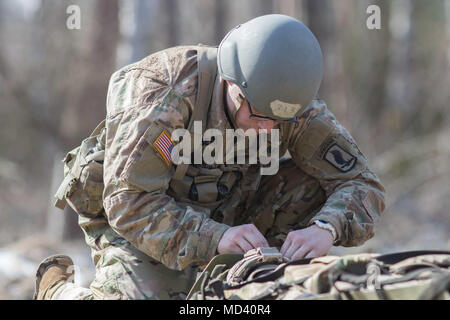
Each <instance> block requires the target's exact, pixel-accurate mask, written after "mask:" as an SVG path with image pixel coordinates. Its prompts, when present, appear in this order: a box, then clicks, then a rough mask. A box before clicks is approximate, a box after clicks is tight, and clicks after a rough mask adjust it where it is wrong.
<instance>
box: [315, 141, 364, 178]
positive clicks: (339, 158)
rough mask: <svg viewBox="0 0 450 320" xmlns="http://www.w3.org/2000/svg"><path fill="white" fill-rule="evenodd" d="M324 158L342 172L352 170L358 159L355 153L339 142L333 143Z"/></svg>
mask: <svg viewBox="0 0 450 320" xmlns="http://www.w3.org/2000/svg"><path fill="white" fill-rule="evenodd" d="M323 159H325V160H326V161H328V162H329V163H330V164H331V165H332V166H333V167H335V168H336V169H338V170H339V171H341V172H349V171H350V170H352V169H353V167H354V166H355V164H356V161H357V159H356V157H355V156H354V155H352V154H351V153H349V152H347V151H345V150H344V149H343V148H342V147H341V146H339V145H338V144H337V143H334V144H332V145H331V146H330V147H329V148H328V149H327V151H326V152H325V155H324V156H323Z"/></svg>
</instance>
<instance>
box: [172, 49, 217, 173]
mask: <svg viewBox="0 0 450 320" xmlns="http://www.w3.org/2000/svg"><path fill="white" fill-rule="evenodd" d="M197 64H198V91H197V100H196V102H195V106H194V110H193V112H192V117H191V119H190V121H189V125H188V128H187V129H188V130H189V131H190V132H191V133H192V131H193V124H194V121H201V122H202V133H203V132H204V131H205V126H206V116H207V113H208V112H207V111H208V108H209V105H210V102H211V98H212V94H213V88H214V82H215V81H214V80H215V78H216V75H217V48H215V47H205V46H199V47H198V49H197ZM200 147H201V145H200ZM188 167H189V164H185V163H181V164H179V165H177V168H176V169H175V174H174V176H173V179H175V180H183V177H184V176H185V174H186V171H187V169H188Z"/></svg>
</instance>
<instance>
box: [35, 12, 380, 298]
mask: <svg viewBox="0 0 450 320" xmlns="http://www.w3.org/2000/svg"><path fill="white" fill-rule="evenodd" d="M205 52H206V53H205ZM203 53H205V56H208V58H209V59H213V61H216V60H215V55H217V63H216V62H215V66H217V75H215V71H214V72H212V73H209V74H210V75H213V76H212V77H209V78H208V77H204V76H203V74H200V71H199V62H198V61H200V59H199V58H200V54H203ZM211 56H212V58H211ZM322 68H323V66H322V53H321V49H320V46H319V44H318V42H317V40H316V38H315V37H314V35H313V34H312V33H311V31H310V30H309V29H308V28H307V27H305V26H304V25H303V24H302V23H301V22H299V21H297V20H295V19H293V18H290V17H287V16H283V15H267V16H262V17H258V18H256V19H253V20H251V21H249V22H247V23H245V24H242V25H239V26H237V27H236V28H234V29H233V30H231V31H230V32H229V33H228V35H227V36H226V37H225V38H224V39H223V40H222V42H221V44H220V45H219V47H218V48H205V47H201V46H179V47H174V48H169V49H166V50H163V51H160V52H157V53H155V54H152V55H150V56H148V57H147V58H145V59H143V60H142V61H139V62H137V63H135V64H132V65H129V66H127V67H124V68H122V69H120V70H119V71H117V72H115V73H114V74H113V76H112V77H111V80H110V86H109V90H108V98H107V117H106V122H105V129H104V130H103V135H102V139H103V141H104V150H105V152H104V163H103V168H104V169H103V170H104V173H103V181H104V191H103V198H102V201H100V203H101V204H102V205H103V207H99V208H98V209H101V210H97V211H98V213H96V214H87V213H85V214H80V215H79V222H80V226H81V228H82V229H83V231H84V233H85V237H86V241H87V243H88V245H89V246H90V247H91V249H92V257H93V259H94V263H95V266H96V276H95V279H94V281H93V282H92V284H91V286H90V288H81V287H78V286H76V285H75V284H74V283H72V281H71V272H69V268H68V266H70V265H72V264H73V263H72V261H71V260H70V258H69V257H67V256H62V255H61V256H53V257H50V258H47V259H46V260H44V262H43V263H42V264H41V266H40V267H39V269H38V273H37V284H36V296H35V297H36V298H38V299H179V298H185V296H186V293H187V292H188V291H189V288H190V287H191V285H192V284H193V282H194V278H195V272H196V270H197V267H198V266H202V265H204V264H206V263H207V262H208V261H209V260H210V259H211V258H212V257H214V256H215V255H217V254H219V253H233V252H235V253H245V252H246V251H248V250H250V249H253V248H257V247H265V246H276V247H278V248H279V249H280V251H281V253H282V254H283V255H284V256H285V257H286V258H288V259H299V258H303V257H318V256H322V255H326V254H327V253H328V251H329V250H330V248H331V247H332V246H333V245H342V246H358V245H361V244H363V243H364V242H365V241H366V240H368V239H369V238H371V237H372V236H373V235H374V224H375V222H376V221H377V220H378V218H379V216H380V214H381V213H382V211H383V210H384V188H383V186H382V185H381V184H380V181H379V180H378V178H377V177H376V176H375V175H374V174H373V173H372V172H371V171H370V169H369V168H368V164H367V160H366V158H365V157H364V155H363V154H362V153H361V152H360V150H359V149H358V147H357V145H356V143H355V141H354V139H353V138H352V137H351V136H350V134H349V133H348V132H347V130H346V129H345V128H343V127H342V126H341V125H340V124H339V123H338V121H337V120H336V118H335V117H334V116H333V114H332V113H331V112H330V111H329V110H328V109H327V106H326V105H325V103H324V102H323V101H322V100H318V99H316V95H317V91H318V89H319V86H320V82H321V79H322ZM202 83H206V86H207V87H208V85H209V87H210V88H211V90H209V93H210V97H211V99H210V100H208V103H207V106H208V108H206V109H205V110H200V109H199V108H200V107H199V105H200V104H199V103H200V102H199V100H201V99H203V98H204V96H206V97H209V96H208V95H207V94H206V95H203V94H200V93H199V92H200V91H201V90H199V87H200V86H201V85H202ZM200 96H201V97H200ZM199 110H200V111H199ZM196 111H197V113H196ZM199 113H201V114H200V118H201V119H204V123H203V124H204V126H205V127H204V128H203V129H216V130H218V132H220V133H222V134H223V136H226V134H225V132H226V130H227V129H228V130H229V129H243V130H248V129H254V130H255V131H257V132H259V131H262V130H266V131H267V133H269V134H270V133H271V132H273V131H272V130H274V129H277V130H279V136H280V139H279V140H280V143H279V154H280V155H285V154H289V155H290V156H289V157H286V158H283V159H282V161H280V164H279V170H278V172H277V173H276V174H273V175H263V176H262V175H261V171H260V167H261V164H258V163H257V164H245V163H244V164H229V163H227V162H225V163H216V164H212V165H211V164H206V163H202V164H191V165H175V164H174V163H173V162H172V161H171V155H172V153H171V150H172V149H173V147H174V143H173V141H172V140H171V139H170V137H171V135H172V133H173V132H174V130H176V129H189V127H190V124H191V121H192V120H193V118H195V117H196V116H198V114H199ZM207 146H208V145H207V144H204V145H203V146H201V147H203V148H206V147H207ZM246 148H247V146H246ZM246 151H248V148H247V149H246ZM286 152H288V153H286Z"/></svg>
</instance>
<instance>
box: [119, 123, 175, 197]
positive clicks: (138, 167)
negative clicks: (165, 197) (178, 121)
mask: <svg viewBox="0 0 450 320" xmlns="http://www.w3.org/2000/svg"><path fill="white" fill-rule="evenodd" d="M163 131H164V128H162V127H161V126H159V125H157V124H156V123H153V124H151V125H150V127H149V128H148V129H147V130H146V131H145V132H144V134H143V135H142V137H141V138H140V139H139V141H138V143H137V144H136V147H135V148H134V149H133V151H132V152H131V154H130V156H129V158H128V160H127V162H126V164H125V168H124V170H123V171H122V173H121V175H120V180H121V181H123V182H125V183H127V184H130V185H133V186H135V187H138V188H139V189H142V190H144V191H147V192H152V191H156V190H161V191H165V190H166V189H167V188H168V186H169V181H170V178H171V176H172V173H173V172H172V171H173V166H167V164H166V163H165V161H164V160H163V159H162V158H161V156H160V155H159V154H158V151H156V150H155V148H154V147H153V143H154V142H155V140H156V139H157V138H158V137H159V136H160V135H161V133H162V132H163Z"/></svg>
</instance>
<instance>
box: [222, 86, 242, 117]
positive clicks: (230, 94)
mask: <svg viewBox="0 0 450 320" xmlns="http://www.w3.org/2000/svg"><path fill="white" fill-rule="evenodd" d="M226 88H227V90H226V95H227V98H226V101H227V105H230V102H231V108H230V107H228V108H229V109H228V110H230V109H231V110H230V111H231V116H232V117H233V121H236V114H237V112H238V110H239V108H240V107H241V106H242V102H243V100H242V98H241V97H240V96H239V95H240V94H241V95H242V92H241V89H239V87H238V86H237V85H235V84H234V83H232V82H229V81H226Z"/></svg>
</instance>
